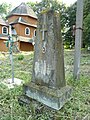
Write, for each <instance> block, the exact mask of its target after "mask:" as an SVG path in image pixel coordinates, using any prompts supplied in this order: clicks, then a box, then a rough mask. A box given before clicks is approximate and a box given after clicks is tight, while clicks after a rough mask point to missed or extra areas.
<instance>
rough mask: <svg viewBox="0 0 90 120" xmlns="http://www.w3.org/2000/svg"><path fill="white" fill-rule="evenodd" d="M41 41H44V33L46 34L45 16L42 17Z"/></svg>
mask: <svg viewBox="0 0 90 120" xmlns="http://www.w3.org/2000/svg"><path fill="white" fill-rule="evenodd" d="M41 32H42V40H45V32H47V28H46V14H44V15H43V25H42V30H41Z"/></svg>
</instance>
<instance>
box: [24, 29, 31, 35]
mask: <svg viewBox="0 0 90 120" xmlns="http://www.w3.org/2000/svg"><path fill="white" fill-rule="evenodd" d="M27 29H28V34H27V33H26V32H27V31H26V30H27ZM25 35H27V36H29V35H30V28H29V27H26V28H25Z"/></svg>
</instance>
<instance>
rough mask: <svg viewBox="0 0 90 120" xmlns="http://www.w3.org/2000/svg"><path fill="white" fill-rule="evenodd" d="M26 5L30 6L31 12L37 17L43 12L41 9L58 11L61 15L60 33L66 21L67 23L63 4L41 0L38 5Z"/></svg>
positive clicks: (52, 0)
mask: <svg viewBox="0 0 90 120" xmlns="http://www.w3.org/2000/svg"><path fill="white" fill-rule="evenodd" d="M27 4H28V5H30V6H32V8H33V10H34V11H35V13H36V14H37V15H39V13H40V12H41V11H42V10H43V9H47V10H48V9H52V10H56V11H59V12H60V13H61V16H60V17H61V28H62V31H64V29H65V25H66V21H67V14H66V6H65V4H60V3H58V2H57V1H56V0H42V1H41V2H39V3H35V4H33V3H32V2H28V3H27Z"/></svg>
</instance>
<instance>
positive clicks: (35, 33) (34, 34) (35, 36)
mask: <svg viewBox="0 0 90 120" xmlns="http://www.w3.org/2000/svg"><path fill="white" fill-rule="evenodd" d="M35 32H36V29H35V30H34V37H36V34H37V33H35Z"/></svg>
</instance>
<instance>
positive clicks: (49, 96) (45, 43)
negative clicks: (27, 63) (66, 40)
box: [24, 10, 71, 110]
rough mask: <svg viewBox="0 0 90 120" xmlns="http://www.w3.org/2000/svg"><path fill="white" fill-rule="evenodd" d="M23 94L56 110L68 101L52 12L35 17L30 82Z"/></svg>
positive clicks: (58, 30) (58, 31) (57, 22)
mask: <svg viewBox="0 0 90 120" xmlns="http://www.w3.org/2000/svg"><path fill="white" fill-rule="evenodd" d="M24 92H25V94H26V95H27V96H28V97H30V98H33V99H35V100H37V101H39V102H42V103H43V104H45V105H47V106H49V107H51V108H54V109H56V110H59V109H60V108H61V107H62V106H63V105H64V104H65V103H66V101H67V100H69V99H70V97H71V88H70V87H69V86H66V81H65V72H64V56H63V42H62V37H61V26H60V16H59V13H55V12H54V11H52V10H50V11H44V12H42V13H41V15H40V16H39V20H38V27H37V36H36V42H35V54H34V65H33V75H32V81H31V83H28V85H24Z"/></svg>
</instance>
